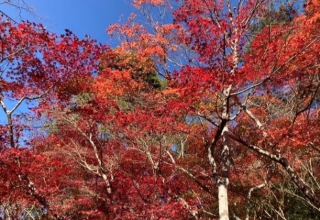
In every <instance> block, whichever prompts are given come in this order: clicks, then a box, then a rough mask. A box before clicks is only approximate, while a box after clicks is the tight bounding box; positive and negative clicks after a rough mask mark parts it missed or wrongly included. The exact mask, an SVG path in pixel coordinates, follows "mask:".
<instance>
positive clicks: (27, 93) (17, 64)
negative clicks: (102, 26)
mask: <svg viewBox="0 0 320 220" xmlns="http://www.w3.org/2000/svg"><path fill="white" fill-rule="evenodd" d="M0 26H1V31H0V32H1V33H0V40H1V79H0V87H1V90H0V92H1V97H0V103H1V108H2V110H3V113H4V114H5V116H6V124H4V125H2V127H1V128H2V129H1V132H2V133H1V138H2V145H1V166H2V167H1V169H2V172H1V175H3V178H2V181H3V182H2V184H1V209H2V211H3V213H6V214H5V215H6V218H7V219H12V218H18V217H17V216H19V215H21V213H27V210H28V209H29V208H30V207H32V206H31V204H34V205H33V206H34V209H35V210H37V209H41V208H42V209H44V210H46V212H47V213H49V212H50V211H51V208H50V205H51V204H50V202H49V201H48V199H47V198H46V195H48V193H49V192H50V190H52V189H51V188H50V187H49V186H46V185H47V184H46V183H45V182H43V181H46V180H45V179H46V177H47V175H48V174H49V173H46V170H45V169H43V170H41V169H40V167H37V163H36V161H38V163H40V164H43V163H44V161H46V156H45V155H41V154H40V152H35V151H33V150H32V140H31V137H32V136H33V135H34V134H37V133H39V132H41V131H40V130H38V128H39V127H41V124H42V114H46V111H44V109H47V108H48V106H50V104H52V101H53V100H57V99H59V100H60V104H63V101H65V100H66V99H65V97H66V95H65V94H63V89H62V88H64V83H65V82H66V81H69V80H71V78H72V77H74V76H75V75H77V76H78V77H85V76H86V75H92V74H94V71H96V70H97V68H95V67H94V66H95V65H97V64H98V59H99V57H100V54H101V53H102V52H103V51H104V49H103V48H104V47H100V46H98V45H97V44H95V43H94V42H93V41H88V40H80V39H78V38H77V37H76V36H74V35H73V34H72V33H71V32H70V31H69V30H67V31H66V34H65V35H62V36H57V35H55V34H53V33H49V32H48V31H47V30H46V29H45V28H44V27H43V26H42V25H39V24H35V23H29V22H23V23H20V24H17V25H16V24H13V23H12V22H10V21H1V23H0ZM69 93H70V91H69ZM68 96H70V95H68ZM21 107H24V109H26V108H27V107H28V108H29V112H25V111H19V109H21ZM50 163H51V162H50ZM50 163H49V164H50ZM53 164H54V163H53ZM54 169H55V168H54ZM42 171H43V172H42ZM49 176H50V175H49ZM43 186H45V188H46V187H47V189H44V188H42V189H41V187H43ZM52 187H53V188H54V187H55V186H52ZM47 190H48V191H47ZM50 193H52V192H50ZM50 193H49V194H50Z"/></svg>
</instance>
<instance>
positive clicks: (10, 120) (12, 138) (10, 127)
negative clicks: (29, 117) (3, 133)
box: [7, 114, 15, 148]
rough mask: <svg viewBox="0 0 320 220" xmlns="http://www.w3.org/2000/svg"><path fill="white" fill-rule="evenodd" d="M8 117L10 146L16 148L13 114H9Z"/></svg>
mask: <svg viewBox="0 0 320 220" xmlns="http://www.w3.org/2000/svg"><path fill="white" fill-rule="evenodd" d="M7 119H8V129H9V141H10V147H11V148H15V144H14V135H13V124H12V117H11V114H7Z"/></svg>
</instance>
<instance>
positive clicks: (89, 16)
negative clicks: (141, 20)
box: [0, 0, 134, 46]
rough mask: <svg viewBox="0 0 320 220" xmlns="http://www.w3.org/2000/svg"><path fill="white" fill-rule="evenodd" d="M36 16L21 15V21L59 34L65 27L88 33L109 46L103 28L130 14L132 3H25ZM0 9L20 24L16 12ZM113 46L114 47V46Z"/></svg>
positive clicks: (45, 0) (40, 0)
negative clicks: (32, 23)
mask: <svg viewBox="0 0 320 220" xmlns="http://www.w3.org/2000/svg"><path fill="white" fill-rule="evenodd" d="M25 2H26V3H27V4H28V5H29V6H30V7H32V8H34V10H35V13H36V15H38V16H39V17H35V16H30V14H29V13H22V16H21V17H22V19H25V20H29V21H34V22H36V23H43V24H44V25H45V26H46V28H47V29H48V30H50V31H52V32H55V33H58V34H62V33H63V32H64V29H66V28H68V29H70V30H71V31H72V32H74V33H75V34H76V35H77V36H78V37H80V38H82V37H84V35H85V34H89V35H90V36H91V38H93V39H97V40H98V41H99V42H101V43H108V44H109V43H110V40H109V37H108V35H107V34H106V31H105V30H106V28H107V27H108V26H109V25H110V24H113V23H118V22H119V21H120V22H121V21H124V20H126V18H127V17H128V15H130V13H131V12H133V10H134V9H133V8H132V6H131V5H130V2H132V1H131V0H25ZM0 9H1V10H3V11H4V12H5V13H7V14H9V15H10V16H11V17H12V18H14V19H15V20H17V21H19V20H20V15H19V13H18V11H17V10H16V9H14V8H12V7H7V6H3V5H1V7H0ZM113 46H115V45H113Z"/></svg>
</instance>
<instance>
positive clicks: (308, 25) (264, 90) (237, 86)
mask: <svg viewBox="0 0 320 220" xmlns="http://www.w3.org/2000/svg"><path fill="white" fill-rule="evenodd" d="M134 4H135V6H136V7H137V8H138V9H139V10H140V11H141V12H142V14H143V15H145V17H146V20H147V21H149V25H150V26H149V27H144V26H142V25H140V24H139V23H137V22H135V20H134V19H133V18H130V19H129V22H128V23H127V24H124V25H120V26H119V25H113V26H111V27H110V29H109V31H110V33H113V34H114V35H115V34H118V35H119V36H120V39H125V42H123V44H122V47H123V48H125V49H126V50H134V51H136V52H138V53H141V54H146V53H148V54H150V55H152V56H153V57H154V59H155V60H156V61H157V62H158V65H159V69H161V68H162V70H163V71H162V72H161V73H160V74H162V75H163V76H164V77H167V78H171V79H172V80H171V84H169V87H170V88H171V91H172V92H175V93H176V94H177V97H178V99H176V100H170V101H169V103H170V104H169V106H170V107H171V108H170V107H169V109H170V110H169V112H171V113H172V112H173V111H177V112H179V113H180V114H184V115H185V116H186V117H189V118H192V117H194V118H198V120H200V122H201V123H202V124H203V126H205V127H206V128H207V129H205V130H206V132H205V133H203V134H202V135H201V136H200V137H201V138H202V139H203V143H202V146H201V145H200V146H198V147H204V148H206V149H207V153H208V160H209V162H210V164H211V169H212V177H213V179H215V182H216V185H217V187H218V200H219V211H220V219H228V218H229V213H228V199H227V198H228V197H227V188H228V187H229V181H230V180H231V181H235V178H232V176H233V175H236V176H238V175H241V174H240V173H237V172H236V167H237V165H236V164H235V165H233V163H232V161H235V158H238V155H237V153H236V152H237V151H238V150H237V149H236V148H240V147H246V148H247V149H248V150H251V151H253V152H251V151H250V152H251V153H250V154H251V156H250V157H252V160H253V161H257V163H259V161H260V162H261V163H262V164H266V165H264V166H260V167H261V169H262V170H261V171H262V173H265V176H266V177H265V178H263V179H262V180H261V181H262V183H261V184H256V185H255V183H254V182H253V183H248V184H250V185H251V186H250V185H248V186H249V190H248V196H247V199H248V201H249V203H250V198H251V194H252V192H253V191H257V190H259V189H262V188H264V187H268V186H270V181H271V180H273V181H276V180H275V179H276V178H273V175H275V174H272V172H274V171H272V170H270V169H269V168H268V166H267V164H268V163H269V164H270V163H271V165H272V164H273V163H276V164H273V165H272V167H274V166H276V167H278V165H277V164H279V165H280V166H282V168H283V170H282V174H283V175H287V176H288V177H289V179H290V181H292V182H293V183H294V184H295V185H296V187H297V188H298V189H299V190H300V192H301V193H302V194H303V196H304V197H306V200H307V203H309V204H310V205H312V206H313V207H314V208H316V209H318V207H319V200H318V193H317V191H318V189H317V187H316V188H310V186H309V184H307V183H306V182H305V180H303V179H302V177H301V176H302V175H300V174H301V173H299V172H298V171H297V170H299V167H301V166H300V165H299V164H297V158H301V156H302V155H301V154H300V152H299V151H300V150H301V148H302V149H304V150H306V151H307V150H310V154H309V159H311V158H314V159H315V160H317V156H315V157H314V156H313V155H314V153H312V151H313V149H314V147H312V146H314V142H315V141H317V138H316V136H317V135H316V134H314V135H311V136H308V137H310V139H307V138H305V132H306V131H308V134H311V133H313V131H314V130H313V129H312V128H311V127H309V126H307V125H305V126H303V128H302V127H301V126H302V124H305V123H307V124H308V125H309V123H311V121H313V120H317V116H316V115H314V114H315V113H316V112H317V102H318V83H317V82H316V81H317V77H318V75H317V73H318V69H319V67H318V65H317V61H315V60H314V59H312V58H311V57H316V59H317V58H318V56H319V53H318V48H319V32H318V27H319V20H318V16H319V15H318V13H317V12H315V11H316V9H315V8H317V6H318V4H319V3H318V2H317V1H310V2H309V3H308V4H307V6H306V13H305V14H302V15H300V16H298V14H297V13H295V16H296V18H294V17H293V18H291V19H290V20H291V21H287V22H286V23H285V25H284V24H283V23H282V24H281V23H273V24H271V23H269V25H265V26H264V27H262V29H261V30H260V31H258V32H257V33H254V36H252V35H250V34H252V27H253V24H255V23H256V22H257V21H258V22H259V20H260V18H261V17H262V16H264V17H266V16H270V14H271V13H265V12H266V10H267V6H268V2H267V1H240V2H239V4H235V3H232V2H230V1H225V2H222V1H196V0H192V1H191V0H190V1H181V4H180V5H179V2H178V3H177V4H178V5H176V4H175V3H174V2H173V1H134ZM158 8H160V9H158ZM157 10H158V11H160V12H162V11H163V10H172V11H173V23H172V24H168V23H166V20H165V19H163V20H160V21H158V22H156V21H154V20H153V19H152V16H153V15H152V13H154V12H156V11H157ZM279 15H281V13H280V14H279ZM293 15H294V13H293ZM153 17H154V16H153ZM159 17H160V16H159ZM160 18H163V17H160ZM267 19H271V20H272V19H273V18H271V17H267ZM182 51H183V52H185V53H182ZM184 54H185V56H184V57H183V55H184ZM179 61H180V62H179ZM169 65H175V66H176V67H175V68H177V69H178V70H176V71H173V73H171V72H172V70H171V71H170V68H168V66H169ZM279 107H280V109H279ZM298 121H299V122H298ZM302 121H303V122H302ZM315 123H316V122H315ZM239 131H241V132H240V133H238V132H239ZM299 135H301V139H300V138H299V141H298V140H297V138H298V136H299ZM302 137H304V138H302ZM302 139H303V140H302ZM310 144H311V145H312V146H311V145H310ZM299 146H300V147H299ZM297 149H299V150H298V151H297ZM250 154H249V155H250ZM292 154H293V155H295V158H294V157H292ZM245 155H248V153H246V154H245ZM245 155H243V156H244V157H246V156H245ZM304 156H305V155H304ZM260 157H262V158H263V160H261V159H258V158H260ZM239 159H241V157H240V158H239ZM239 159H238V160H239ZM244 159H245V158H243V159H242V161H243V160H244ZM265 160H266V162H262V161H265ZM300 160H302V159H300ZM268 161H273V162H268ZM242 163H243V162H242ZM247 166H249V164H248V165H247ZM317 173H318V172H317V170H314V171H313V172H312V175H316V174H317ZM243 175H245V174H243ZM260 175H261V174H260ZM258 179H259V178H258ZM258 179H257V181H258ZM231 187H232V186H230V188H231ZM231 196H233V195H231ZM276 211H277V210H276ZM248 214H249V210H248V212H247V215H248ZM273 214H274V215H278V214H277V213H275V212H274V213H273ZM280 215H282V214H279V216H280ZM247 218H248V217H247Z"/></svg>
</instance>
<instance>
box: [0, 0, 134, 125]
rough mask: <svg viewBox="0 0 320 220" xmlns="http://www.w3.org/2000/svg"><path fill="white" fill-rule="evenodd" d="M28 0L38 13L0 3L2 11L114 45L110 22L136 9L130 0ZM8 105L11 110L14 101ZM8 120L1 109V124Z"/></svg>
mask: <svg viewBox="0 0 320 220" xmlns="http://www.w3.org/2000/svg"><path fill="white" fill-rule="evenodd" d="M19 1H20V0H15V1H14V0H12V1H11V2H13V3H15V2H19ZM20 2H21V1H20ZM25 2H26V3H27V4H28V6H30V7H32V8H33V9H34V11H35V14H36V15H37V16H32V15H31V14H30V13H27V12H22V14H19V11H18V10H17V9H15V8H14V7H10V6H8V5H4V4H1V5H0V10H1V11H3V12H4V13H6V14H7V15H9V16H10V17H11V18H13V19H14V20H16V21H18V22H19V21H20V20H21V19H23V20H29V21H32V22H36V23H42V24H44V25H45V27H46V28H47V30H49V31H50V32H54V33H57V34H62V33H64V30H65V29H66V28H67V29H69V30H71V31H72V32H73V33H75V34H76V35H77V36H78V37H79V38H84V36H85V35H86V34H89V35H90V36H91V38H92V39H96V40H98V41H99V42H101V43H105V44H110V45H111V46H112V47H115V46H116V45H115V44H114V43H112V42H111V40H110V37H109V36H108V35H107V33H106V28H107V27H108V26H109V25H110V24H113V23H118V22H121V21H125V20H126V19H127V17H128V16H129V15H130V14H131V13H132V12H133V11H134V9H133V8H132V6H131V5H130V2H132V1H131V0H25ZM5 101H6V100H5ZM6 104H7V107H9V110H11V108H12V107H13V106H14V104H15V103H10V102H9V103H8V102H7V103H6ZM25 110H26V107H25V105H22V106H20V108H18V109H17V112H21V111H25ZM6 121H7V119H6V116H5V114H4V113H3V111H2V109H0V124H6Z"/></svg>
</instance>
